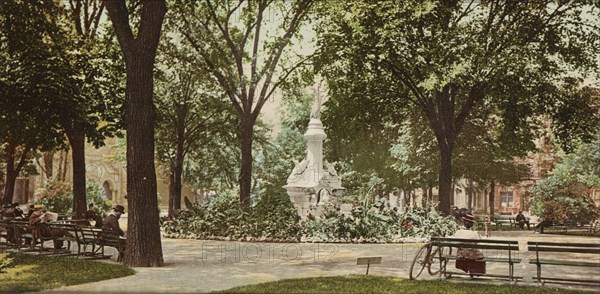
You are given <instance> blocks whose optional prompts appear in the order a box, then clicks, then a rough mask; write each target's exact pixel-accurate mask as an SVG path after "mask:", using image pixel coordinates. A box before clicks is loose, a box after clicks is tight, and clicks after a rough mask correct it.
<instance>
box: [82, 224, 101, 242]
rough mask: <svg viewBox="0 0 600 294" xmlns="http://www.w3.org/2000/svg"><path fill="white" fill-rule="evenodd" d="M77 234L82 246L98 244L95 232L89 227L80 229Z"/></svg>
mask: <svg viewBox="0 0 600 294" xmlns="http://www.w3.org/2000/svg"><path fill="white" fill-rule="evenodd" d="M78 232H79V233H80V238H79V239H80V240H81V242H82V243H84V244H95V243H97V242H98V237H97V230H94V229H93V228H89V227H80V228H79V230H78Z"/></svg>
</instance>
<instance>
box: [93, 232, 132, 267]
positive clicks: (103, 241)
mask: <svg viewBox="0 0 600 294" xmlns="http://www.w3.org/2000/svg"><path fill="white" fill-rule="evenodd" d="M99 239H100V242H99V243H100V245H101V246H103V247H113V248H115V249H116V250H117V261H121V260H122V259H123V256H124V254H125V241H126V239H125V238H122V237H121V236H119V234H117V233H115V232H110V231H101V232H100V234H99Z"/></svg>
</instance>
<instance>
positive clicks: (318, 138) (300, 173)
mask: <svg viewBox="0 0 600 294" xmlns="http://www.w3.org/2000/svg"><path fill="white" fill-rule="evenodd" d="M304 137H305V138H306V140H307V151H306V158H305V159H304V160H302V161H301V162H299V163H296V166H295V167H294V170H293V171H292V173H291V174H290V176H289V177H288V179H287V185H285V186H284V188H285V189H286V190H287V193H288V195H289V196H290V200H291V201H292V203H293V204H294V207H296V210H297V211H298V215H299V216H300V217H301V218H302V219H306V218H307V217H308V214H312V215H314V216H316V217H320V216H321V215H322V213H323V208H324V207H325V206H326V205H327V204H331V203H335V202H336V198H337V197H339V196H341V195H343V192H344V190H345V188H344V187H342V182H341V180H340V178H339V176H338V174H337V172H336V170H335V166H334V165H333V164H331V163H328V162H327V161H324V160H323V140H325V138H327V135H326V134H325V131H324V130H323V124H322V123H321V120H320V119H319V118H318V117H314V116H312V117H311V120H310V122H309V124H308V130H307V131H306V133H305V134H304Z"/></svg>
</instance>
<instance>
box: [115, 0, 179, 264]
mask: <svg viewBox="0 0 600 294" xmlns="http://www.w3.org/2000/svg"><path fill="white" fill-rule="evenodd" d="M104 3H105V4H106V8H107V10H108V13H109V16H110V19H111V21H112V23H113V27H114V28H115V33H116V34H117V38H118V40H119V44H120V46H121V51H122V52H123V55H124V57H125V65H126V71H127V85H126V99H125V127H126V131H127V204H128V206H129V217H128V225H127V247H126V252H125V257H124V259H123V262H124V263H125V264H126V265H129V266H144V267H149V266H162V265H163V263H164V260H163V254H162V245H161V239H160V226H159V211H158V199H157V198H158V197H157V192H156V171H155V168H154V128H155V121H156V114H155V112H154V103H153V100H152V94H153V87H154V83H153V76H152V75H153V69H154V58H155V56H156V49H157V47H158V41H159V39H160V31H161V27H162V23H163V20H164V16H165V13H166V11H167V7H166V4H165V1H158V0H153V1H150V0H146V1H142V7H141V17H140V25H139V28H138V30H137V32H138V34H137V36H134V34H133V32H132V30H131V27H130V25H129V13H128V11H127V6H126V4H125V1H124V0H121V1H105V2H104Z"/></svg>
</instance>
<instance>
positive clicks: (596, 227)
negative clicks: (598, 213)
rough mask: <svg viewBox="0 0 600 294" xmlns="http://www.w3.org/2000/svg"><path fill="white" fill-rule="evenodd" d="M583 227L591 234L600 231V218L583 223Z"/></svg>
mask: <svg viewBox="0 0 600 294" xmlns="http://www.w3.org/2000/svg"><path fill="white" fill-rule="evenodd" d="M583 228H586V229H587V231H588V232H589V234H590V235H593V234H595V233H596V232H600V220H595V221H593V222H591V223H590V224H588V225H583Z"/></svg>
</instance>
